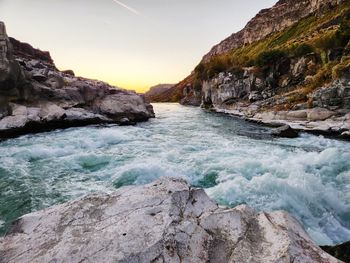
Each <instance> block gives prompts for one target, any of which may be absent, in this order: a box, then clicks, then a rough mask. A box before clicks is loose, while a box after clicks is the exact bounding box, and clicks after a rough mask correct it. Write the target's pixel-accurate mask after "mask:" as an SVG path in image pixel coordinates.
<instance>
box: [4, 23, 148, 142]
mask: <svg viewBox="0 0 350 263" xmlns="http://www.w3.org/2000/svg"><path fill="white" fill-rule="evenodd" d="M152 117H154V111H153V107H152V105H151V104H149V103H148V102H146V100H145V98H144V97H143V96H142V95H140V94H137V93H135V92H132V91H126V90H123V89H120V88H117V87H113V86H110V85H108V84H107V83H104V82H102V81H98V80H91V79H86V78H82V77H75V75H74V72H73V71H71V70H68V71H63V72H61V71H59V70H58V69H57V68H56V66H55V65H54V63H53V60H52V58H51V56H50V53H48V52H45V51H41V50H38V49H35V48H33V47H32V46H31V45H29V44H26V43H22V42H20V41H18V40H15V39H13V38H11V39H9V38H8V37H7V34H6V30H5V25H4V23H2V22H0V138H8V137H15V136H18V135H22V134H26V133H33V132H40V131H47V130H52V129H56V128H68V127H75V126H82V125H89V124H100V123H121V122H120V120H121V119H123V118H128V119H129V121H128V122H125V121H123V122H122V124H123V125H126V124H134V123H135V122H138V121H146V120H148V119H149V118H152Z"/></svg>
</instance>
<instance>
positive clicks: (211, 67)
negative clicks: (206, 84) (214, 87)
mask: <svg viewBox="0 0 350 263" xmlns="http://www.w3.org/2000/svg"><path fill="white" fill-rule="evenodd" d="M229 66H230V62H229V59H228V58H227V57H215V58H213V59H212V60H211V61H210V62H209V63H208V69H207V74H206V77H207V78H212V77H214V76H215V75H216V74H218V73H220V72H223V71H225V70H227V69H228V67H229Z"/></svg>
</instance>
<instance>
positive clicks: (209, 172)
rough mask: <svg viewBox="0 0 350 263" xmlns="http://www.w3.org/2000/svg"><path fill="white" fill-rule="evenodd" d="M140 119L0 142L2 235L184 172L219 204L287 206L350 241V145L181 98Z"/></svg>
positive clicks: (308, 224) (314, 227)
mask: <svg viewBox="0 0 350 263" xmlns="http://www.w3.org/2000/svg"><path fill="white" fill-rule="evenodd" d="M154 108H155V112H156V115H157V118H155V119H152V120H150V121H149V122H145V123H140V124H138V125H136V126H125V127H119V126H115V125H108V126H89V127H83V128H72V129H67V130H56V131H52V132H47V133H41V134H35V135H26V136H22V137H20V138H16V139H10V140H6V141H3V142H0V235H1V234H2V235H3V234H4V233H6V230H7V229H8V227H9V224H10V222H11V221H13V220H14V219H16V218H18V217H19V216H21V215H23V214H26V213H29V212H32V211H36V210H39V209H42V208H46V207H48V206H51V205H54V204H58V203H62V202H65V201H67V200H71V199H74V198H77V197H79V196H82V195H85V194H87V193H90V192H96V191H104V192H110V191H113V190H114V189H115V188H118V187H121V186H123V185H132V184H145V183H148V182H151V181H153V180H155V179H157V178H159V177H161V176H180V177H184V178H186V179H187V180H189V181H190V182H191V184H192V185H194V186H199V187H204V188H205V189H206V192H207V193H208V194H209V195H210V196H211V197H212V198H214V199H215V200H216V201H217V202H218V203H219V204H221V205H227V206H236V205H238V204H242V203H244V204H248V205H250V206H252V207H253V208H255V209H257V210H267V211H274V210H281V209H282V210H286V211H288V212H290V213H291V214H293V215H294V216H295V217H296V218H297V219H299V220H300V221H301V222H302V223H303V225H304V227H305V229H306V230H307V232H308V233H309V234H310V235H311V237H312V238H313V239H314V240H315V241H316V242H317V243H318V244H321V245H324V244H328V245H331V244H335V243H339V242H343V241H348V240H350V147H349V146H350V144H349V143H348V142H343V141H338V140H332V139H327V138H323V137H321V136H314V135H308V134H302V135H301V136H300V137H299V138H297V139H285V138H273V137H271V136H270V135H269V132H270V131H269V129H268V128H264V127H261V126H258V125H256V124H252V123H248V122H244V121H242V120H240V119H237V118H233V117H230V116H227V115H222V114H216V113H210V112H205V111H203V110H201V109H199V108H192V107H184V106H181V105H178V104H154Z"/></svg>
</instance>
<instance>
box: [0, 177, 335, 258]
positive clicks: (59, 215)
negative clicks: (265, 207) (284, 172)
mask: <svg viewBox="0 0 350 263" xmlns="http://www.w3.org/2000/svg"><path fill="white" fill-rule="evenodd" d="M0 262H16V263H21V262H31V263H35V262H71V263H75V262H76V263H78V262H128V263H132V262H196V263H200V262H215V263H220V262H261V263H269V262H294V263H296V262H318V263H322V262H324V263H325V262H327V263H329V262H340V261H338V260H337V259H335V258H333V257H332V256H330V255H328V254H327V253H326V252H324V251H323V250H321V249H320V248H319V247H318V246H317V245H316V244H315V243H313V242H312V241H311V239H310V238H309V236H308V235H307V234H306V232H305V231H304V230H303V228H302V227H301V226H300V224H299V223H298V222H297V221H296V220H295V219H294V218H293V217H291V216H290V215H289V214H288V213H286V212H272V213H265V212H261V213H257V212H255V211H254V210H252V209H250V208H249V207H247V206H244V205H242V206H238V207H236V208H233V209H223V208H219V207H218V206H217V204H216V203H214V202H213V201H212V200H210V198H209V197H208V196H207V195H206V193H205V192H204V190H202V189H195V188H192V187H190V186H189V185H188V183H187V182H186V181H184V180H182V179H178V178H177V179H176V178H162V179H160V180H158V181H156V182H154V183H151V184H148V185H145V186H129V187H123V188H120V189H119V190H117V191H115V192H114V193H112V194H106V193H96V194H92V195H88V196H86V197H83V198H81V199H78V200H75V201H71V202H68V203H65V204H62V205H58V206H54V207H51V208H48V209H46V210H43V211H39V212H35V213H31V214H28V215H25V216H23V217H21V218H20V219H18V220H17V221H16V222H15V223H14V224H13V227H12V229H11V230H10V232H9V234H8V236H6V237H5V238H2V239H0Z"/></svg>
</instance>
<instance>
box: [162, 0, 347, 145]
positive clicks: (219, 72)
mask: <svg viewBox="0 0 350 263" xmlns="http://www.w3.org/2000/svg"><path fill="white" fill-rule="evenodd" d="M349 21H350V5H349V2H348V1H343V0H319V1H314V0H307V1H290V0H281V1H278V2H277V3H276V4H275V5H274V6H273V7H271V8H268V9H264V10H261V11H260V12H259V13H258V14H257V15H256V16H255V17H254V18H253V19H251V21H249V22H248V24H247V25H246V26H245V27H244V28H243V29H242V30H241V31H239V32H237V33H234V34H232V35H231V36H230V37H228V38H226V39H225V40H223V41H222V42H220V43H219V44H218V45H216V46H214V47H213V48H212V49H211V51H210V52H209V53H208V54H206V55H205V56H204V57H203V59H202V61H201V62H200V63H199V64H198V65H197V67H196V68H195V69H194V71H193V72H192V73H191V75H190V76H188V77H187V78H186V79H184V80H183V81H181V82H180V83H178V84H177V85H175V86H174V87H173V88H172V89H171V90H170V91H168V92H167V93H162V94H159V95H158V96H159V97H161V98H162V99H163V101H173V100H174V98H178V101H179V102H180V103H181V104H184V105H192V106H200V105H201V106H202V107H204V108H209V109H213V110H216V111H220V112H227V113H230V114H234V115H236V116H241V117H243V118H245V119H247V120H249V121H254V122H258V123H262V124H265V125H271V126H276V125H285V124H288V125H289V126H291V127H292V128H294V129H296V130H302V131H306V132H312V133H315V134H324V135H327V136H336V137H339V138H348V137H349V135H350V131H349V129H350V42H349V41H350V27H349Z"/></svg>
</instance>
